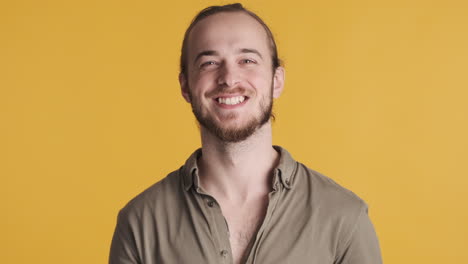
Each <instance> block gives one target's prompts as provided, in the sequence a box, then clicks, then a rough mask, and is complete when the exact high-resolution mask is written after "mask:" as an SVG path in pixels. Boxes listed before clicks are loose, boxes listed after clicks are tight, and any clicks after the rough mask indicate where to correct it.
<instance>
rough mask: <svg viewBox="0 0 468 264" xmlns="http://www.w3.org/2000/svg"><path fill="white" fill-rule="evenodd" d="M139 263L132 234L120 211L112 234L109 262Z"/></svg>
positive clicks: (115, 263) (118, 263) (119, 263)
mask: <svg viewBox="0 0 468 264" xmlns="http://www.w3.org/2000/svg"><path fill="white" fill-rule="evenodd" d="M137 263H141V262H140V260H139V258H138V254H137V248H136V243H135V238H134V235H133V233H132V231H131V228H130V225H129V223H128V220H127V219H126V218H125V217H124V215H123V213H122V211H120V212H119V216H118V217H117V225H116V227H115V231H114V236H113V237H112V244H111V248H110V254H109V264H137Z"/></svg>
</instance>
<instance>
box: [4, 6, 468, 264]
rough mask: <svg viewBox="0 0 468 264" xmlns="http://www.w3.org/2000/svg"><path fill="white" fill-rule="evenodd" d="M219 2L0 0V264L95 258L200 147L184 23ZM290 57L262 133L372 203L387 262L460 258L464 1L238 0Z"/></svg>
mask: <svg viewBox="0 0 468 264" xmlns="http://www.w3.org/2000/svg"><path fill="white" fill-rule="evenodd" d="M215 3H226V2H225V1H224V2H218V1H206V0H205V1H186V2H182V1H157V0H152V1H148V0H146V1H116V0H113V1H91V0H86V1H57V0H50V1H32V0H29V1H21V0H14V1H13V0H12V1H5V0H2V2H1V4H0V40H1V41H0V126H1V127H0V176H1V185H0V186H1V187H0V205H1V207H0V210H1V217H0V221H1V222H0V251H1V255H0V262H1V263H67V264H73V263H80V264H82V263H106V262H107V256H108V251H109V245H110V240H111V237H112V233H113V230H114V226H115V221H116V215H117V212H118V210H119V209H120V208H121V207H122V206H124V205H125V203H126V202H127V201H128V200H129V199H131V198H132V197H134V196H135V195H137V194H138V193H139V192H141V191H142V190H143V189H145V188H147V187H148V186H150V185H151V184H153V183H154V182H156V181H158V180H159V179H161V178H162V177H164V176H165V175H166V174H167V173H168V172H170V171H172V170H175V169H177V168H178V167H179V166H180V165H182V164H183V162H184V161H185V159H186V158H187V157H188V155H189V154H190V153H191V152H192V151H193V150H194V149H195V148H197V147H198V146H199V145H200V141H199V135H198V130H197V126H196V123H195V121H194V118H193V116H192V114H191V111H190V107H189V105H188V104H186V103H185V102H184V100H183V99H182V97H181V96H180V92H179V86H178V82H177V72H178V59H179V48H180V45H181V41H182V36H183V32H184V30H185V28H186V26H187V25H188V24H189V22H190V20H191V19H192V17H193V16H194V15H195V14H196V12H197V11H198V10H200V9H201V8H203V7H205V6H207V5H211V4H215ZM244 4H245V5H246V6H247V7H249V8H251V9H252V10H253V11H256V12H258V14H259V15H260V16H262V17H263V18H264V19H265V21H266V22H267V24H269V25H270V26H271V28H272V30H273V32H274V33H275V34H276V37H277V42H278V45H279V51H280V55H281V57H282V58H283V60H284V61H285V65H286V73H287V80H286V87H285V92H284V93H283V95H282V97H281V98H280V99H279V100H277V102H276V105H275V112H276V116H277V121H276V123H275V124H274V143H275V144H279V145H282V146H284V147H286V148H287V149H288V150H289V151H290V152H291V153H292V154H293V156H294V157H295V158H296V159H298V160H300V161H302V162H303V163H305V164H307V165H308V166H309V167H311V168H313V169H316V170H318V171H320V172H322V173H324V174H326V175H328V176H330V177H332V178H333V179H335V180H336V181H337V182H339V183H340V184H342V185H343V186H345V187H347V188H349V189H351V190H353V191H354V192H355V193H357V194H358V195H359V196H361V197H362V198H363V199H364V200H366V201H367V202H368V204H369V206H370V215H371V218H372V220H373V222H374V224H375V227H376V230H377V232H378V236H379V238H380V243H381V248H382V252H383V258H384V261H385V262H386V263H411V264H412V263H425V264H430V263H468V248H467V247H468V243H467V237H468V205H467V203H468V194H467V193H468V190H467V187H468V166H467V165H468V164H467V163H468V162H467V161H468V139H467V135H468V104H467V99H468V92H467V88H468V74H467V68H468V67H467V66H468V65H467V64H468V4H467V2H466V1H450V0H449V1H447V0H438V1H428V0H426V1H415V0H413V1H408V0H405V1H390V0H385V1H364V0H357V1H330V0H320V1H297V0H288V1H271V0H263V1H245V2H244Z"/></svg>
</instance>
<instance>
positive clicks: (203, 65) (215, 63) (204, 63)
mask: <svg viewBox="0 0 468 264" xmlns="http://www.w3.org/2000/svg"><path fill="white" fill-rule="evenodd" d="M217 64H218V63H217V62H216V61H205V62H203V63H202V64H201V65H200V68H204V67H208V66H211V65H217Z"/></svg>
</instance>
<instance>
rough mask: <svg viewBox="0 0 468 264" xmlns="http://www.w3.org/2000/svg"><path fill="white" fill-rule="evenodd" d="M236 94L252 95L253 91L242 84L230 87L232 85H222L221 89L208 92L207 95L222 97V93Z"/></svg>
mask: <svg viewBox="0 0 468 264" xmlns="http://www.w3.org/2000/svg"><path fill="white" fill-rule="evenodd" d="M234 94H242V95H245V96H248V97H250V96H251V94H252V93H251V92H249V90H247V89H245V88H244V87H242V86H238V87H234V88H230V87H220V88H219V89H216V90H213V91H211V92H209V93H208V94H207V97H210V98H211V97H220V96H221V95H234Z"/></svg>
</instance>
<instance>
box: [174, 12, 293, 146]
mask: <svg viewBox="0 0 468 264" xmlns="http://www.w3.org/2000/svg"><path fill="white" fill-rule="evenodd" d="M186 67H187V75H188V76H181V78H180V82H181V86H182V94H183V95H184V98H185V99H186V100H187V101H188V102H190V103H191V105H192V110H193V112H194V114H195V116H196V118H197V120H198V121H199V123H200V124H201V125H202V126H203V127H204V128H206V129H207V130H208V131H210V132H211V133H212V134H214V135H215V136H217V137H218V138H219V139H221V140H223V141H226V142H239V141H242V140H244V139H246V138H248V137H249V136H250V135H252V134H253V133H254V132H255V131H256V130H257V129H258V128H259V127H261V126H262V125H264V124H266V123H267V122H268V121H269V119H270V116H271V110H272V103H273V97H275V98H276V97H278V96H279V94H280V93H281V90H282V87H283V78H284V76H283V69H282V68H281V67H280V68H279V69H276V70H275V71H274V72H273V71H272V61H271V51H270V48H269V42H268V38H267V34H266V32H265V30H264V28H263V27H262V26H261V25H260V24H259V23H258V22H257V21H256V20H255V19H254V18H252V17H250V16H249V15H247V14H245V13H241V12H235V13H219V14H215V15H212V16H210V17H207V18H205V19H203V20H201V21H200V22H198V24H196V25H195V26H194V27H193V29H192V31H191V32H190V35H189V38H188V56H187V65H186Z"/></svg>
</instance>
